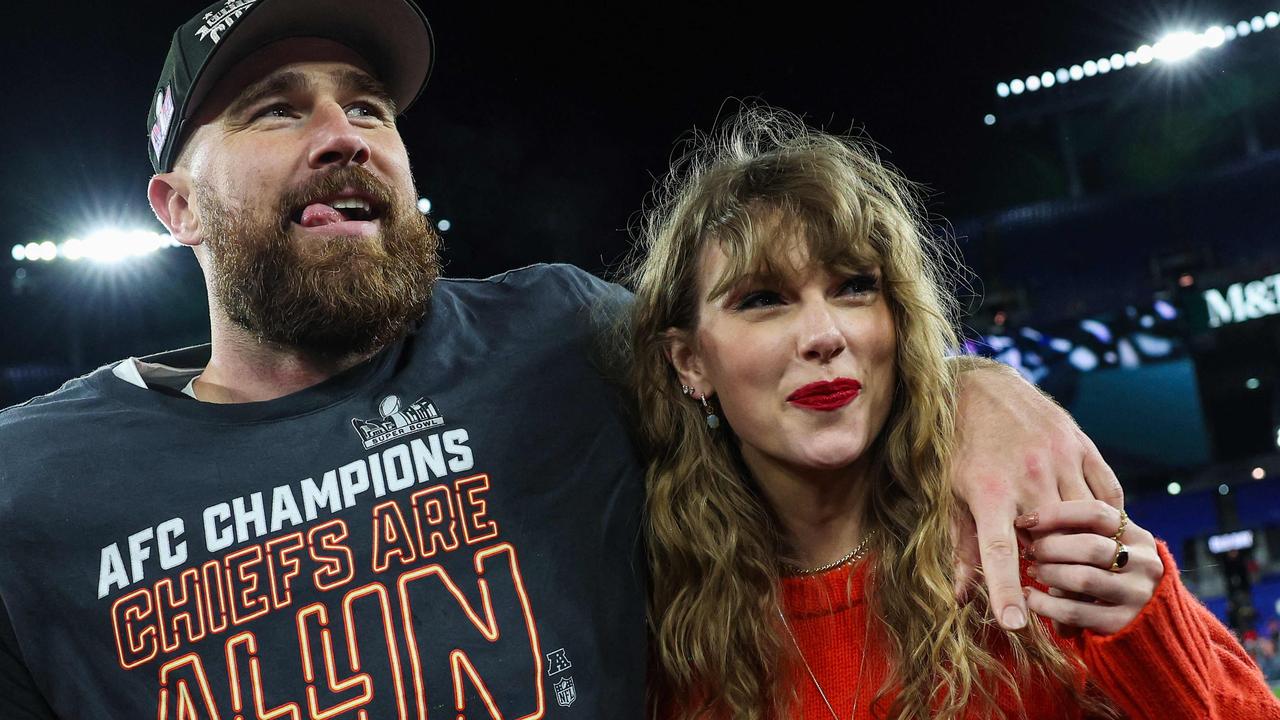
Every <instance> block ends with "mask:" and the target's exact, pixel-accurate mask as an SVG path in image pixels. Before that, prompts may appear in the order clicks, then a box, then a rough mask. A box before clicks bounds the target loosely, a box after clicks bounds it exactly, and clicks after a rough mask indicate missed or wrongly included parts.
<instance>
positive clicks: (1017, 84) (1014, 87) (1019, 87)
mask: <svg viewBox="0 0 1280 720" xmlns="http://www.w3.org/2000/svg"><path fill="white" fill-rule="evenodd" d="M1026 89H1027V86H1026V85H1024V84H1023V82H1022V81H1021V80H1014V81H1013V82H1010V83H1009V92H1011V93H1013V94H1014V95H1021V94H1022V91H1023V90H1026Z"/></svg>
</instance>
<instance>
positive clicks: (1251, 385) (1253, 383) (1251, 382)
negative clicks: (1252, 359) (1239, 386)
mask: <svg viewBox="0 0 1280 720" xmlns="http://www.w3.org/2000/svg"><path fill="white" fill-rule="evenodd" d="M1244 386H1245V388H1246V389H1248V390H1257V389H1258V388H1260V387H1262V381H1261V380H1259V379H1258V378H1256V377H1251V378H1249V379H1248V380H1245V381H1244Z"/></svg>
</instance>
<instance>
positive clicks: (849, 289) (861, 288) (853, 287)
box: [840, 273, 880, 295]
mask: <svg viewBox="0 0 1280 720" xmlns="http://www.w3.org/2000/svg"><path fill="white" fill-rule="evenodd" d="M879 289H880V277H879V276H878V275H872V274H870V273H866V274H860V275H854V276H853V277H851V278H849V279H848V280H845V281H844V284H842V285H841V286H840V294H842V295H869V294H871V293H873V292H875V291H876V290H879Z"/></svg>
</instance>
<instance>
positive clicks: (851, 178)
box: [628, 107, 1090, 720]
mask: <svg viewBox="0 0 1280 720" xmlns="http://www.w3.org/2000/svg"><path fill="white" fill-rule="evenodd" d="M691 145H692V149H691V151H689V152H688V153H687V154H685V155H684V157H683V158H682V159H681V160H679V161H677V162H676V163H675V164H674V166H673V169H672V171H671V173H670V175H669V176H668V177H667V178H666V179H665V180H664V181H663V182H662V184H661V185H660V186H659V189H658V191H657V192H656V194H655V197H654V198H653V199H652V200H651V203H652V204H651V206H650V208H649V210H648V211H647V213H646V215H645V223H644V227H643V231H642V237H641V239H640V244H639V246H638V247H637V254H636V256H635V258H634V259H633V261H632V264H631V265H630V270H629V272H628V274H629V280H630V283H631V285H632V287H634V289H635V291H636V296H637V298H636V304H635V310H634V315H633V317H632V323H631V327H630V333H631V337H630V343H631V350H632V354H633V365H632V367H631V369H630V375H631V377H630V381H631V383H632V386H633V388H634V392H635V393H636V399H637V401H638V408H637V409H638V411H639V426H640V434H641V441H642V443H643V444H644V445H645V447H646V450H647V452H648V453H649V457H650V459H651V463H650V465H649V468H648V477H647V485H648V490H647V495H648V500H647V518H646V535H647V538H646V539H647V541H648V552H649V559H650V568H651V572H652V585H651V595H650V626H651V637H652V657H653V659H652V663H653V670H654V672H653V674H652V679H651V681H650V706H651V711H652V714H654V715H664V716H666V717H675V718H679V720H686V719H687V720H692V719H693V718H715V719H717V720H719V719H720V718H734V719H739V718H741V719H745V720H763V719H766V718H782V717H785V716H786V714H787V712H788V708H789V707H790V706H791V703H792V702H794V697H795V694H794V691H792V690H791V689H789V688H788V686H787V683H788V681H790V680H791V679H792V677H794V676H793V675H792V674H791V673H792V672H793V671H794V669H795V668H796V664H795V663H796V662H797V660H796V657H795V653H794V650H791V647H790V645H789V644H788V643H787V642H786V641H785V637H786V636H785V635H784V634H783V633H784V630H783V628H782V626H781V624H780V621H779V616H778V614H777V613H778V608H779V607H780V606H779V603H780V601H781V598H780V568H779V557H780V556H781V555H782V554H784V553H786V552H787V548H786V547H784V546H783V544H782V539H781V536H780V531H779V527H778V524H777V521H776V519H775V517H774V515H773V513H772V512H771V510H770V509H769V507H768V506H767V504H766V503H765V502H764V501H763V499H762V497H761V495H760V493H759V491H758V488H757V487H756V486H755V484H754V482H753V481H752V480H751V478H750V476H749V474H748V473H747V471H746V468H745V466H744V465H743V463H742V458H741V455H740V453H739V449H738V444H737V440H736V437H735V436H734V435H733V433H732V429H731V428H729V427H728V426H727V424H726V425H723V426H721V428H720V429H719V430H718V431H716V432H708V429H707V426H706V424H705V422H704V420H703V416H702V413H701V412H700V410H699V408H698V406H697V404H696V403H693V402H690V401H689V400H688V399H686V398H684V397H682V395H681V393H680V391H679V388H680V382H679V380H678V379H677V377H676V375H675V373H674V371H673V369H672V367H671V365H670V363H669V362H668V359H667V356H666V353H665V349H666V345H667V342H668V336H669V334H668V330H669V329H671V328H676V329H678V330H682V331H686V332H689V333H692V332H693V331H694V330H695V329H696V327H697V323H698V311H697V308H698V307H699V300H700V298H699V284H698V273H699V258H700V256H701V252H702V249H703V247H704V246H705V245H706V244H707V243H711V242H715V243H719V244H720V247H721V249H722V250H723V251H724V252H725V254H726V255H727V256H728V257H729V259H730V269H729V271H728V273H727V276H726V277H723V278H720V279H719V283H718V286H717V287H716V288H712V289H710V290H711V293H710V294H712V295H715V294H716V293H717V292H719V291H721V290H724V289H727V287H728V286H730V285H731V284H732V282H733V281H734V280H735V279H736V278H738V277H741V276H742V275H743V274H745V273H749V272H760V271H762V270H763V271H765V272H768V271H769V270H771V269H773V268H775V267H778V266H781V267H785V265H781V263H785V262H786V257H785V253H786V251H787V248H788V247H789V246H790V245H789V243H787V242H785V240H787V239H788V238H796V237H798V238H801V239H802V242H803V243H804V244H805V245H806V246H807V250H808V257H809V258H810V259H811V260H812V261H815V262H820V263H823V264H825V265H826V266H828V267H832V268H841V269H852V268H859V269H865V268H867V267H878V268H880V271H881V274H882V287H883V290H884V297H885V298H886V299H887V302H888V303H889V305H890V308H891V309H892V314H893V319H894V324H895V330H896V335H897V353H896V365H897V366H896V373H897V387H896V390H895V394H894V398H893V402H892V406H891V409H890V411H889V416H888V419H887V420H886V423H885V425H884V429H883V430H882V432H881V434H880V436H879V437H878V438H877V439H876V441H875V443H874V444H873V446H872V448H871V449H870V450H869V452H871V453H873V455H872V459H873V467H874V468H875V471H873V472H872V473H871V474H870V475H869V477H872V478H875V480H874V482H873V484H872V486H871V487H870V488H868V495H867V503H866V510H865V516H864V525H863V526H864V528H865V529H866V530H867V531H870V530H872V529H875V530H877V531H878V532H877V533H876V535H875V539H874V543H873V546H872V552H871V555H870V557H871V558H872V559H871V560H870V562H872V563H874V564H873V566H872V567H871V568H870V571H871V573H870V575H869V577H870V578H871V580H870V584H869V587H868V592H867V597H868V601H869V603H870V607H869V611H870V615H869V617H872V618H874V619H875V624H876V626H875V627H874V631H875V632H874V633H873V634H880V635H881V636H883V637H886V638H887V639H888V641H889V649H890V651H891V654H892V656H891V657H890V658H889V665H890V668H891V670H890V673H889V677H888V679H887V681H886V683H885V686H884V687H883V688H881V689H880V690H881V693H882V697H883V696H884V695H885V694H887V693H889V692H891V691H892V690H894V689H897V690H899V692H898V694H897V696H896V698H895V700H894V702H893V703H892V705H891V706H890V707H889V708H888V714H889V715H890V716H893V717H897V718H914V717H923V716H936V717H941V718H954V717H958V716H959V715H960V714H961V713H962V711H976V712H977V713H978V716H980V717H987V716H991V715H995V714H998V711H997V707H996V697H997V692H998V688H1000V687H1005V688H1007V689H1008V690H1009V691H1011V692H1012V696H1013V697H1015V698H1018V697H1019V695H1018V686H1019V685H1020V684H1022V683H1023V682H1026V681H1027V680H1029V679H1031V678H1036V679H1037V680H1040V681H1043V682H1048V683H1050V684H1051V686H1057V687H1060V688H1061V689H1062V691H1063V693H1064V700H1066V701H1068V702H1070V701H1071V700H1072V699H1074V700H1076V701H1078V702H1082V703H1084V704H1086V705H1089V704H1090V703H1089V702H1088V701H1087V700H1086V698H1084V696H1083V693H1082V692H1081V691H1080V689H1079V688H1078V678H1080V677H1081V666H1080V665H1079V664H1078V660H1075V659H1073V658H1071V657H1068V656H1066V655H1064V653H1063V652H1062V651H1061V650H1060V649H1059V648H1058V647H1057V645H1056V644H1055V643H1054V642H1053V640H1052V638H1051V637H1050V636H1049V634H1048V633H1047V632H1046V631H1045V630H1044V628H1043V627H1042V626H1041V625H1040V623H1038V622H1033V623H1031V624H1030V630H1029V631H1027V632H1025V633H1022V634H1015V633H1006V632H1004V631H1002V630H1000V629H999V628H998V627H996V626H994V625H992V624H990V623H989V622H988V621H986V620H985V618H986V617H987V616H988V609H987V605H986V598H985V595H983V594H982V592H981V590H980V589H979V590H977V599H976V601H973V602H970V603H967V604H961V603H958V602H957V600H956V598H955V593H954V590H953V579H954V571H953V552H954V551H953V543H952V537H951V529H950V521H951V518H952V514H953V513H954V512H955V511H956V501H955V500H954V499H953V496H952V492H951V489H950V485H949V483H948V481H947V478H946V477H945V473H946V469H947V464H948V460H949V457H950V454H951V451H952V435H953V430H954V419H953V416H954V406H955V383H954V378H953V376H952V373H951V369H950V367H949V365H948V362H947V360H946V358H945V355H946V354H947V352H948V350H949V349H950V348H955V347H957V333H956V330H955V328H956V314H957V309H956V307H955V301H954V299H953V296H952V293H951V292H949V288H947V283H948V281H949V280H950V279H951V278H950V276H949V275H948V274H947V273H948V270H947V268H948V267H951V268H952V269H958V267H959V265H958V264H957V263H954V256H953V254H952V253H951V251H949V250H948V246H947V245H946V244H944V243H943V242H941V241H939V240H937V239H935V238H934V236H933V235H932V234H931V233H930V232H929V231H928V229H927V225H925V223H924V222H923V215H922V210H921V206H920V204H919V202H918V200H917V199H916V195H915V193H914V191H913V189H912V187H911V186H910V185H909V184H908V182H907V181H906V180H905V179H903V178H902V177H901V176H900V175H899V174H897V173H896V172H894V171H893V170H891V169H889V168H887V167H886V166H885V165H883V164H882V163H881V162H880V161H879V159H878V158H877V156H876V154H875V153H874V152H873V151H872V150H871V149H870V148H869V147H868V146H867V145H865V144H862V143H860V142H858V141H856V140H852V139H849V138H845V137H836V136H833V135H829V134H826V133H822V132H818V131H815V130H811V129H809V128H808V127H807V126H806V125H805V124H804V123H803V122H802V121H801V120H800V119H799V118H797V117H795V116H793V115H790V114H788V113H785V112H782V111H778V110H773V109H769V108H762V107H748V108H746V109H744V110H743V111H741V112H739V113H738V114H737V115H736V116H734V117H733V118H731V119H730V120H729V121H727V122H725V123H722V125H721V127H720V129H719V130H718V131H717V132H715V133H714V134H712V135H695V136H694V137H693V139H692V141H691ZM779 218H780V219H781V220H782V222H779V221H778V220H779ZM784 226H786V227H784ZM948 263H950V265H948ZM705 290H707V289H706V288H704V291H705ZM851 640H852V639H851ZM997 644H998V645H1001V646H1002V647H1003V648H1004V650H1003V651H1001V653H1000V654H1001V655H1003V656H1004V657H1005V658H1011V659H1012V663H1009V662H1008V661H1005V662H1002V661H1001V659H1000V658H999V657H998V656H997V652H996V650H995V647H996V645H997ZM1010 664H1011V665H1012V668H1011V669H1012V672H1010V667H1009V665H1010ZM876 705H877V706H880V705H882V703H876Z"/></svg>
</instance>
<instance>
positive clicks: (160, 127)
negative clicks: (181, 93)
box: [151, 85, 173, 157]
mask: <svg viewBox="0 0 1280 720" xmlns="http://www.w3.org/2000/svg"><path fill="white" fill-rule="evenodd" d="M172 119H173V92H172V91H170V89H169V86H168V85H165V86H164V90H161V91H160V92H158V93H156V122H155V124H154V125H152V126H151V149H152V150H154V151H155V153H156V157H160V151H161V150H163V149H164V140H165V138H167V137H169V121H170V120H172Z"/></svg>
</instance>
